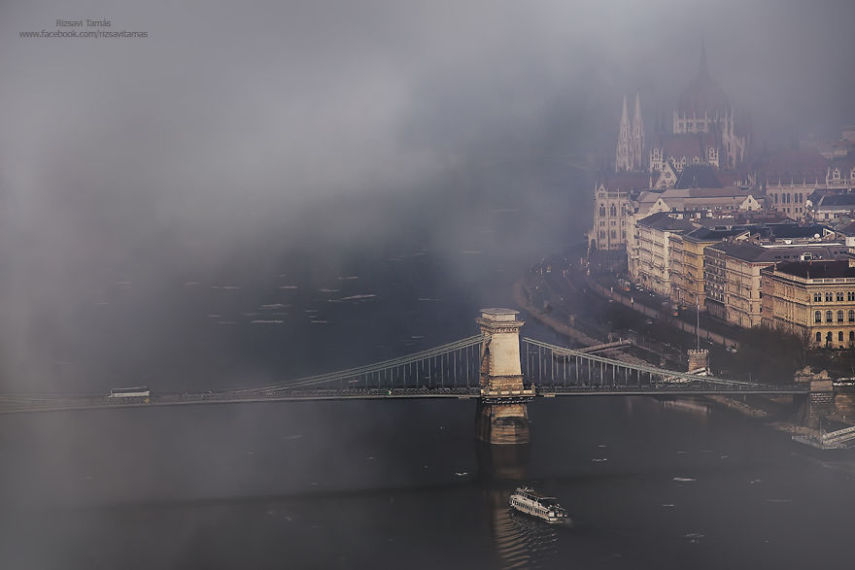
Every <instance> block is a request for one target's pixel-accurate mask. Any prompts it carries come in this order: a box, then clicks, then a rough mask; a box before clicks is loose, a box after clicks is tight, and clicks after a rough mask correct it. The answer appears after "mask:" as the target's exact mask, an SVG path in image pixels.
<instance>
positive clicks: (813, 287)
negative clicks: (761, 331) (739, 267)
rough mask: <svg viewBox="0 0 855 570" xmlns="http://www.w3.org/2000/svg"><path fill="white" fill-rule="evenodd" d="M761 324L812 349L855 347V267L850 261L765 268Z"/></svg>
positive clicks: (778, 265)
mask: <svg viewBox="0 0 855 570" xmlns="http://www.w3.org/2000/svg"><path fill="white" fill-rule="evenodd" d="M761 291H762V295H763V297H762V307H763V318H762V323H763V325H764V326H767V327H769V328H773V329H777V330H781V331H784V332H789V333H792V334H795V335H798V336H800V337H802V338H803V339H804V341H805V343H806V344H807V345H809V346H810V347H812V348H849V347H852V346H855V267H849V262H848V261H846V260H839V261H812V262H811V261H808V262H804V261H801V262H789V263H780V264H777V265H772V266H770V267H767V268H765V269H763V270H762V271H761Z"/></svg>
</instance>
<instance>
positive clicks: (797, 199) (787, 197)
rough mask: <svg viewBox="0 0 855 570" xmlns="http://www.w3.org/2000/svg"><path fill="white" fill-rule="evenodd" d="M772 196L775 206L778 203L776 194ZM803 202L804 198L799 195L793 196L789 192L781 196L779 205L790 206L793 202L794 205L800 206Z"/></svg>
mask: <svg viewBox="0 0 855 570" xmlns="http://www.w3.org/2000/svg"><path fill="white" fill-rule="evenodd" d="M772 196H774V198H775V203H776V204H777V203H778V194H773V195H772ZM804 201H805V199H804V196H802V195H801V194H795V193H793V194H790V193H789V192H786V193H784V194H781V204H791V203H792V202H795V203H796V204H800V203H802V202H804Z"/></svg>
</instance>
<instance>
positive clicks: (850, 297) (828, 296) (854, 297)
mask: <svg viewBox="0 0 855 570" xmlns="http://www.w3.org/2000/svg"><path fill="white" fill-rule="evenodd" d="M835 299H836V300H837V301H842V300H843V291H837V292H836V293H833V292H831V291H826V292H825V302H826V303H831V302H833V301H834V300H835ZM846 300H847V301H855V291H846ZM813 302H814V303H822V293H814V294H813Z"/></svg>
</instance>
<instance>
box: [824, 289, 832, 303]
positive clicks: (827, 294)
mask: <svg viewBox="0 0 855 570" xmlns="http://www.w3.org/2000/svg"><path fill="white" fill-rule="evenodd" d="M831 301H832V298H831V291H826V292H825V302H826V303H830V302H831Z"/></svg>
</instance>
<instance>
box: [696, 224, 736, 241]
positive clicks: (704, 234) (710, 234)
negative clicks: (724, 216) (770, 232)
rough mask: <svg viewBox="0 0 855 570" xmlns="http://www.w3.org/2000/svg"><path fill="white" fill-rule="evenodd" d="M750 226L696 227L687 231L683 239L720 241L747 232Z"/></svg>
mask: <svg viewBox="0 0 855 570" xmlns="http://www.w3.org/2000/svg"><path fill="white" fill-rule="evenodd" d="M749 231H750V228H749V227H748V226H734V227H731V228H706V227H701V228H696V229H694V230H692V231H690V232H688V233H687V234H686V235H685V236H683V239H686V240H689V241H695V242H701V241H721V240H725V239H727V238H729V237H736V236H740V235H744V234H748V233H749Z"/></svg>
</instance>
